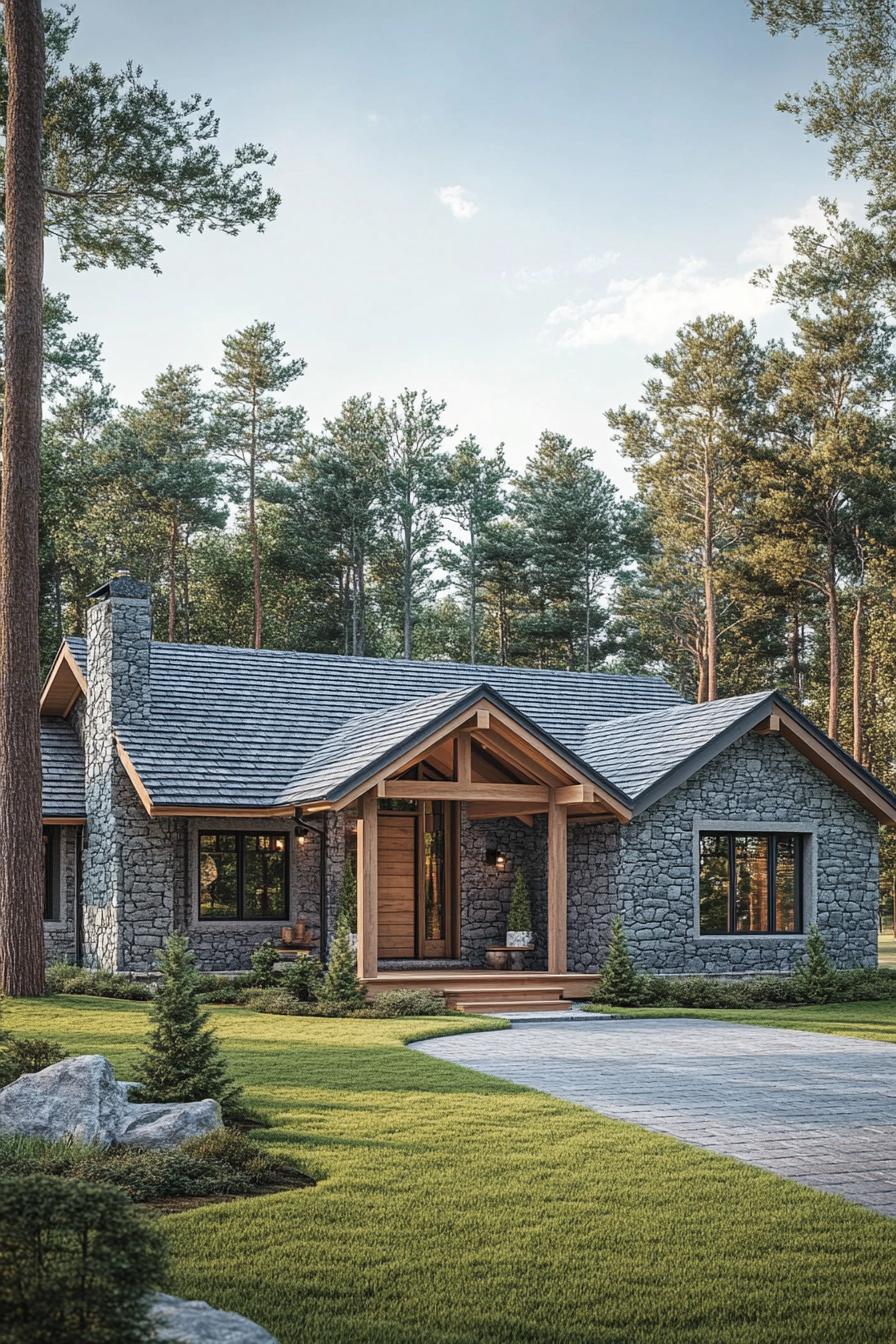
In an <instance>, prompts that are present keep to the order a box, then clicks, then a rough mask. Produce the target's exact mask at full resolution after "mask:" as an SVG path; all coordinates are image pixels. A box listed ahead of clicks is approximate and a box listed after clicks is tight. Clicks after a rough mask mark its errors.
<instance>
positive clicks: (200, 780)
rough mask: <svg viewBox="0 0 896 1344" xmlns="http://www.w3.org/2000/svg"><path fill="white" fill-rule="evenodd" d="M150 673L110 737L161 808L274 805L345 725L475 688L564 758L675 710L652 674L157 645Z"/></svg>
mask: <svg viewBox="0 0 896 1344" xmlns="http://www.w3.org/2000/svg"><path fill="white" fill-rule="evenodd" d="M70 645H71V648H72V652H73V653H74V654H75V656H76V657H77V658H79V660H81V659H83V656H84V655H83V650H82V649H81V648H79V647H78V645H77V644H76V642H75V641H70ZM150 675H151V688H152V718H151V721H150V723H149V724H148V725H145V726H144V725H141V726H140V727H136V726H130V725H128V726H125V725H117V730H118V733H119V737H120V739H121V742H122V744H123V746H124V748H125V750H126V751H127V753H128V755H129V756H130V758H131V760H132V761H133V762H134V765H135V766H136V768H137V770H138V772H139V774H140V778H141V779H142V781H143V783H144V785H145V786H146V788H147V789H148V791H149V793H150V796H151V797H152V799H153V802H154V803H155V804H156V805H157V806H161V807H177V806H180V805H187V804H198V803H205V804H208V805H209V806H214V807H230V806H233V807H265V806H271V805H273V803H274V802H275V800H276V799H278V798H279V797H281V795H282V794H283V793H284V790H286V789H287V788H288V787H289V785H290V783H291V781H293V780H295V779H297V778H298V777H299V776H300V772H301V771H302V770H303V768H304V766H305V764H306V763H307V762H309V761H310V760H311V759H312V758H313V757H314V756H315V755H316V753H318V752H320V750H321V748H322V747H323V745H324V743H325V742H326V741H327V739H328V738H330V737H332V735H333V734H334V733H336V732H338V731H339V730H340V729H342V728H343V727H344V726H345V725H346V724H347V722H348V721H349V720H350V719H352V718H355V717H357V716H359V715H364V714H376V713H379V712H381V711H383V710H387V709H391V708H394V707H396V706H398V705H406V704H407V703H408V702H409V701H413V700H419V699H423V698H426V697H430V696H440V695H443V694H445V693H448V692H452V691H454V692H458V693H460V692H464V691H469V690H472V689H473V688H474V687H476V686H480V685H481V684H483V683H486V684H487V685H488V686H490V687H491V688H493V689H494V690H495V691H496V692H497V693H498V695H500V696H502V697H503V698H504V699H505V700H506V701H507V702H508V703H509V704H510V705H511V706H513V707H514V708H515V709H516V710H518V711H520V712H521V713H522V714H524V715H526V716H527V717H528V718H529V719H531V720H532V721H533V722H534V723H535V724H536V725H537V726H538V728H539V729H540V730H541V731H542V732H544V733H546V734H548V735H549V736H551V737H552V738H555V739H556V741H557V742H558V744H559V745H560V746H562V747H564V748H566V749H567V750H568V751H571V752H575V751H576V748H577V746H578V744H579V742H580V741H581V739H582V737H583V735H584V732H585V729H586V728H587V726H588V725H589V724H590V723H593V722H594V721H595V720H597V719H604V718H618V717H619V716H621V715H625V714H631V713H636V712H638V711H643V710H645V709H650V708H656V709H659V708H662V707H663V706H667V705H671V704H677V703H680V702H681V697H680V696H679V695H678V693H677V692H676V691H674V690H673V689H672V687H671V686H669V685H668V683H667V682H665V681H663V680H662V679H661V678H659V677H630V676H615V675H612V674H609V673H584V672H554V671H539V670H533V669H529V668H509V667H485V666H474V665H470V664H467V663H447V662H446V663H441V662H431V663H424V662H404V661H399V660H397V659H389V658H347V657H340V656H338V655H328V654H313V653H289V652H283V651H279V650H273V649H257V650H256V649H235V648H224V647H213V646H208V645H201V644H200V645H196V644H164V643H158V644H156V643H154V644H153V646H152V659H151V674H150Z"/></svg>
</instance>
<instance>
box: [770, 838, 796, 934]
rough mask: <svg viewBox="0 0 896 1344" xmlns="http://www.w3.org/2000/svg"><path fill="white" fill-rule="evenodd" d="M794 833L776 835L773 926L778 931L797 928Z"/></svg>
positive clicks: (789, 930) (785, 931) (783, 931)
mask: <svg viewBox="0 0 896 1344" xmlns="http://www.w3.org/2000/svg"><path fill="white" fill-rule="evenodd" d="M799 842H800V838H799V836H796V835H779V836H778V837H777V845H776V848H777V854H776V857H775V928H776V930H777V931H778V933H796V932H798V930H799V924H800V917H799V890H798V886H797V845H798V844H799Z"/></svg>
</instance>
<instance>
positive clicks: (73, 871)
mask: <svg viewBox="0 0 896 1344" xmlns="http://www.w3.org/2000/svg"><path fill="white" fill-rule="evenodd" d="M56 829H57V830H58V832H59V855H58V860H59V869H58V883H59V887H58V890H59V910H58V914H59V918H58V919H45V920H44V960H45V961H46V963H47V965H49V964H50V963H51V962H53V961H70V962H72V963H74V962H75V960H76V959H77V936H78V935H77V924H76V899H77V893H78V827H77V826H58V827H56Z"/></svg>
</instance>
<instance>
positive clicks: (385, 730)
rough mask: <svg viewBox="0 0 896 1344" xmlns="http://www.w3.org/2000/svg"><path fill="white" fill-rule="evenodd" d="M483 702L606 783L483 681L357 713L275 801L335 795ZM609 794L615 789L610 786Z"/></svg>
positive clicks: (586, 773)
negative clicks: (370, 712)
mask: <svg viewBox="0 0 896 1344" xmlns="http://www.w3.org/2000/svg"><path fill="white" fill-rule="evenodd" d="M482 700H486V701H487V702H488V703H489V704H491V705H493V706H494V707H495V708H496V709H504V710H505V711H507V712H509V713H510V714H511V715H512V716H513V717H514V718H515V720H516V721H517V722H519V723H521V724H523V725H524V726H525V727H526V728H528V729H529V730H530V731H531V732H533V733H534V734H535V735H536V737H543V738H545V740H546V741H547V742H548V744H549V745H551V746H552V747H553V749H554V750H555V751H558V752H559V753H561V754H563V755H565V756H566V757H567V758H568V760H569V764H570V766H571V767H573V768H574V769H578V770H580V771H581V772H582V773H583V774H584V775H585V776H586V778H593V779H594V781H595V782H596V783H599V784H602V785H607V784H608V781H605V780H604V778H603V776H602V775H599V774H597V773H596V772H594V771H592V770H591V769H590V768H589V767H588V766H587V765H586V764H585V762H584V761H582V760H580V759H579V758H578V757H576V756H575V754H574V753H573V752H571V751H569V750H567V749H565V748H564V747H563V746H562V745H560V744H559V743H557V741H556V739H555V738H550V737H549V736H548V735H547V734H544V733H542V731H541V729H540V728H539V726H538V724H536V723H535V722H534V721H533V720H531V719H529V718H528V717H527V716H526V715H524V714H521V713H520V712H519V711H518V710H516V709H515V708H514V706H513V705H511V704H510V702H509V701H507V700H505V699H504V697H503V696H501V695H498V693H497V692H496V691H495V690H494V689H493V687H491V686H489V685H488V684H487V683H486V682H481V683H480V684H479V685H477V686H472V687H469V688H461V689H459V690H451V691H443V692H442V694H441V695H430V696H424V697H423V698H422V699H420V700H410V701H406V702H405V703H403V704H400V705H395V706H393V707H392V708H390V709H384V710H379V711H378V712H376V713H373V714H360V715H358V716H357V717H356V718H353V719H349V721H348V723H346V724H344V725H343V727H342V728H340V729H339V730H338V731H337V732H336V733H334V734H333V735H332V737H329V738H327V740H326V742H325V743H324V744H323V746H322V747H321V748H320V750H319V751H317V752H315V754H314V756H312V757H311V758H310V759H309V760H308V761H306V762H305V764H304V765H303V767H302V768H301V770H300V771H299V773H298V775H297V776H296V778H295V779H293V780H292V781H291V782H290V784H289V785H288V787H287V788H286V789H285V790H284V792H283V793H282V794H281V796H280V798H279V799H278V801H279V802H308V801H309V800H311V799H333V800H335V799H338V798H340V797H342V796H343V795H344V794H345V793H348V792H349V790H350V789H351V788H352V786H353V785H354V784H355V783H361V782H363V780H364V779H365V778H366V777H367V776H368V775H370V774H372V773H376V772H377V771H379V770H382V769H385V768H386V767H387V766H388V765H389V764H390V763H391V761H392V760H394V759H395V758H396V757H397V756H398V755H400V754H401V752H402V751H404V750H406V749H408V748H412V747H413V745H414V742H415V740H419V738H420V737H421V736H423V735H428V734H429V733H432V732H438V730H439V729H440V727H441V726H442V724H447V723H449V722H450V721H451V720H452V719H455V718H456V717H457V715H458V714H459V713H462V712H463V710H464V708H465V707H466V706H470V707H472V706H473V705H475V704H476V703H477V702H481V701H482ZM609 787H610V790H611V792H614V793H615V792H616V790H615V789H614V788H613V786H612V785H609Z"/></svg>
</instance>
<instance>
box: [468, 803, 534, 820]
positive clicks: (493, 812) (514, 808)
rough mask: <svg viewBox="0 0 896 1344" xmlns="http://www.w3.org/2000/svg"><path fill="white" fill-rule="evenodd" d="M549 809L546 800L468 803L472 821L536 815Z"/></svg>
mask: <svg viewBox="0 0 896 1344" xmlns="http://www.w3.org/2000/svg"><path fill="white" fill-rule="evenodd" d="M547 810H548V805H547V803H546V802H544V803H468V804H467V816H468V817H469V818H470V820H471V821H489V820H490V819H491V818H492V817H534V816H537V815H538V813H539V812H547Z"/></svg>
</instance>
